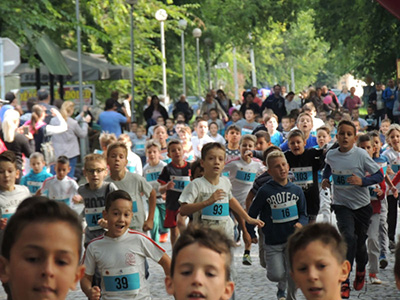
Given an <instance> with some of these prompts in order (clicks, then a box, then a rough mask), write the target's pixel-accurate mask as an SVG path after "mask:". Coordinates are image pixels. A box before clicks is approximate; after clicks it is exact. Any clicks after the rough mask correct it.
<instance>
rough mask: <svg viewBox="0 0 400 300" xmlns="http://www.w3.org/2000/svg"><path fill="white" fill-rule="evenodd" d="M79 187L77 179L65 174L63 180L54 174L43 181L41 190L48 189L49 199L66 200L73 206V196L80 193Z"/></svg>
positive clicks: (66, 202)
mask: <svg viewBox="0 0 400 300" xmlns="http://www.w3.org/2000/svg"><path fill="white" fill-rule="evenodd" d="M78 188H79V186H78V184H77V183H76V181H75V180H73V179H72V178H70V177H68V176H65V177H64V178H63V179H62V180H58V179H57V176H53V177H49V178H47V179H46V180H45V181H44V182H43V185H42V188H41V192H42V193H43V192H45V191H48V195H49V196H48V197H49V199H51V200H56V201H61V202H64V203H65V204H67V205H68V206H70V207H72V206H73V202H72V197H73V196H75V195H76V194H78Z"/></svg>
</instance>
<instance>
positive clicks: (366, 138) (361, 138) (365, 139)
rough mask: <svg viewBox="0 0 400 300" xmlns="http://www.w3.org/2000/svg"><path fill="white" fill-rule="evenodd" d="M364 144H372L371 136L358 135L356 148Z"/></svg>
mask: <svg viewBox="0 0 400 300" xmlns="http://www.w3.org/2000/svg"><path fill="white" fill-rule="evenodd" d="M364 142H371V144H372V140H371V135H369V134H363V135H360V136H359V137H358V139H357V146H359V145H360V144H361V143H364Z"/></svg>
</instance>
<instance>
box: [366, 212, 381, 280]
mask: <svg viewBox="0 0 400 300" xmlns="http://www.w3.org/2000/svg"><path fill="white" fill-rule="evenodd" d="M379 223H380V214H373V215H372V217H371V223H370V224H369V228H368V232H367V234H368V239H367V246H368V249H367V250H368V262H369V273H374V274H376V273H378V272H379V270H378V263H379V252H380V251H379Z"/></svg>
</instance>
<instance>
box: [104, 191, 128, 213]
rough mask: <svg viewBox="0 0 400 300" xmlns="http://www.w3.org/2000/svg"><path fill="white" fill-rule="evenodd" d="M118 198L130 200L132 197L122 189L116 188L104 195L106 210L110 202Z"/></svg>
mask: <svg viewBox="0 0 400 300" xmlns="http://www.w3.org/2000/svg"><path fill="white" fill-rule="evenodd" d="M118 199H124V200H127V201H130V202H132V198H131V196H130V195H129V193H127V192H125V191H123V190H116V191H113V192H111V193H109V194H108V195H107V197H106V207H105V208H106V211H108V210H109V209H110V207H111V205H112V203H113V202H114V201H116V200H118Z"/></svg>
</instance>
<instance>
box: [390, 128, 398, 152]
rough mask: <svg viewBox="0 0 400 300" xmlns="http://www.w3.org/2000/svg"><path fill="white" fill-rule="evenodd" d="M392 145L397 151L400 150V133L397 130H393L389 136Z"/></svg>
mask: <svg viewBox="0 0 400 300" xmlns="http://www.w3.org/2000/svg"><path fill="white" fill-rule="evenodd" d="M389 142H390V145H391V146H392V147H393V148H395V149H400V132H399V131H397V130H392V132H391V133H390V134H389Z"/></svg>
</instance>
